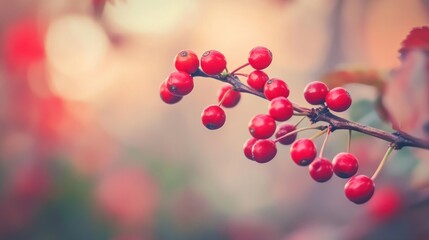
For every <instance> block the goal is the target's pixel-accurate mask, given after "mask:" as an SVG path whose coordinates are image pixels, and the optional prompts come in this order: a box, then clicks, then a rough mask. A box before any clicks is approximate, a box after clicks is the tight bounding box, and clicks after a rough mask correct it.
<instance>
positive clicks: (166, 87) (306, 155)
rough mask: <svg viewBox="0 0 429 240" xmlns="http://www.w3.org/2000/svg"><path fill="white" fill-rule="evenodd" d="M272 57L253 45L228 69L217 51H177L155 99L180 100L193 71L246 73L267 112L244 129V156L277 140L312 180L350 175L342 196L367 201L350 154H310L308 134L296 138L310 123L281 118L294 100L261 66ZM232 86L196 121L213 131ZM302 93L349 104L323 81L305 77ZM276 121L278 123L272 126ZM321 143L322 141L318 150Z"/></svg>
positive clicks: (369, 187) (314, 101)
mask: <svg viewBox="0 0 429 240" xmlns="http://www.w3.org/2000/svg"><path fill="white" fill-rule="evenodd" d="M272 59H273V55H272V53H271V51H270V50H269V49H267V48H265V47H255V48H253V49H252V50H251V51H250V53H249V57H248V61H247V63H245V64H244V65H242V66H240V67H238V68H237V69H236V70H234V71H232V72H231V73H229V72H228V70H227V68H226V66H227V62H226V59H225V56H224V55H223V54H222V53H220V52H219V51H216V50H210V51H206V52H205V53H204V54H203V55H202V56H201V60H199V59H198V57H197V55H196V54H195V53H194V52H193V51H190V50H183V51H181V52H179V53H178V54H177V55H176V57H175V60H174V63H175V67H176V70H177V71H175V72H172V73H171V74H170V75H169V76H168V78H167V80H166V81H165V82H163V83H162V84H161V87H160V96H161V99H162V100H163V101H164V102H166V103H168V104H173V103H177V102H178V101H180V100H181V99H182V97H183V96H185V95H187V94H189V93H190V92H191V91H192V89H193V87H194V83H193V76H196V73H197V72H198V71H202V72H203V73H204V74H205V76H208V77H210V76H212V77H214V78H219V77H226V76H234V77H237V76H244V77H247V85H248V87H250V88H252V89H253V90H254V91H256V92H259V93H261V94H263V96H264V97H265V98H266V99H267V100H268V101H269V104H268V111H267V113H261V114H257V115H256V116H254V117H253V118H252V119H251V120H250V122H249V125H248V131H249V133H250V135H251V138H250V139H248V140H247V141H246V142H245V144H244V147H243V149H244V154H245V156H246V157H247V158H248V159H250V160H253V161H255V162H258V163H267V162H269V161H271V160H272V159H273V158H274V157H275V156H276V154H277V146H276V144H277V143H280V144H282V145H291V147H290V155H291V159H292V160H293V161H294V162H295V163H296V164H297V165H299V166H308V169H309V173H310V176H311V177H312V178H313V179H314V180H315V181H317V182H326V181H328V180H329V179H330V178H331V177H332V176H333V174H334V173H335V174H336V175H337V176H338V177H340V178H350V179H349V181H348V182H347V183H346V185H345V195H346V197H347V198H348V199H349V200H351V201H352V202H354V203H357V204H361V203H364V202H367V201H368V200H369V199H370V198H371V197H372V195H373V193H374V183H373V180H372V179H371V178H369V177H367V176H364V175H358V176H354V175H355V174H356V172H357V170H358V160H357V158H356V157H355V156H354V155H353V154H351V153H348V152H342V153H339V154H338V155H336V156H335V157H334V159H333V160H332V162H331V161H329V160H328V159H327V158H324V157H323V156H322V154H320V155H319V157H316V156H317V150H316V146H315V144H314V142H313V140H312V139H308V138H304V139H298V140H296V138H297V133H298V132H299V131H302V130H307V129H310V128H301V129H297V125H298V124H296V125H293V124H289V123H287V122H285V121H287V120H289V119H290V118H291V117H292V116H294V104H293V103H292V102H291V101H290V100H289V99H288V96H289V88H288V85H287V84H286V82H285V81H284V80H282V79H279V78H269V77H268V74H267V73H266V72H264V71H263V70H264V69H265V68H267V67H268V66H269V65H270V64H271V62H272ZM200 64H201V70H200V68H199V67H200ZM249 65H250V66H251V67H252V68H253V71H252V72H250V73H249V74H244V73H238V71H239V70H241V69H242V68H244V67H246V66H249ZM237 78H238V77H237ZM237 90H238V89H235V88H234V87H233V85H231V84H226V85H224V86H223V87H222V88H221V89H220V91H219V94H218V104H214V105H210V106H208V107H206V108H205V109H204V110H203V112H202V114H201V121H202V123H203V125H204V126H205V127H207V128H208V129H210V130H214V129H218V128H220V127H222V126H223V125H224V123H225V121H226V115H225V112H224V110H223V109H222V107H225V108H232V107H234V106H236V105H237V104H238V102H239V101H240V98H241V93H240V92H239V91H237ZM304 98H305V99H306V101H307V102H308V103H309V104H311V105H320V106H321V107H324V108H327V109H329V110H332V111H335V112H343V111H346V110H347V109H348V108H349V107H350V105H351V103H352V99H351V97H350V94H349V93H348V92H347V90H345V89H344V88H342V87H337V88H333V89H329V88H328V86H327V85H326V84H325V83H323V82H319V81H314V82H311V83H309V84H308V85H307V86H306V87H305V89H304ZM277 122H281V124H280V125H279V126H277ZM311 129H314V127H313V128H311ZM327 131H328V133H327V135H326V138H327V136H328V135H329V128H328V129H327ZM272 136H275V139H270V138H271V137H272ZM325 142H326V141H325ZM323 147H324V145H323V146H322V149H321V151H320V152H321V153H322V152H323Z"/></svg>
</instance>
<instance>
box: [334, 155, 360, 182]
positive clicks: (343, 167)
mask: <svg viewBox="0 0 429 240" xmlns="http://www.w3.org/2000/svg"><path fill="white" fill-rule="evenodd" d="M332 164H333V166H334V173H335V174H336V175H337V176H338V177H340V178H349V177H351V176H353V175H355V174H356V172H357V170H358V168H359V163H358V159H357V158H356V157H355V156H354V155H353V154H351V153H347V152H342V153H338V154H337V155H336V156H335V157H334V159H333V160H332Z"/></svg>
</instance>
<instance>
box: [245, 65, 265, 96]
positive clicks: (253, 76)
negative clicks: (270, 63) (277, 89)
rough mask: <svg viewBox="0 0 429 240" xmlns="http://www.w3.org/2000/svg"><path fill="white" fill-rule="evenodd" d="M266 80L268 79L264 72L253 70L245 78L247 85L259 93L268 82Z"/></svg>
mask: <svg viewBox="0 0 429 240" xmlns="http://www.w3.org/2000/svg"><path fill="white" fill-rule="evenodd" d="M268 79H269V77H268V75H267V74H266V73H265V72H264V71H260V70H255V71H253V72H251V73H250V74H249V75H248V76H247V84H248V85H249V86H250V87H251V88H253V89H255V90H257V91H259V92H263V91H264V86H265V83H266V82H267V81H268Z"/></svg>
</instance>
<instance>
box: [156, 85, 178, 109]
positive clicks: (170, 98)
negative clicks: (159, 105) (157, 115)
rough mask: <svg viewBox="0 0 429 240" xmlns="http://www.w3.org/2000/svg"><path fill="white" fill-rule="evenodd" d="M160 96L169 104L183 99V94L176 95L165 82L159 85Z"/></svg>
mask: <svg viewBox="0 0 429 240" xmlns="http://www.w3.org/2000/svg"><path fill="white" fill-rule="evenodd" d="M159 96H160V97H161V100H162V101H164V102H165V103H168V104H174V103H177V102H179V101H180V100H182V97H181V96H176V95H174V94H172V93H171V92H170V90H168V88H167V85H166V83H165V82H162V83H161V86H160V87H159Z"/></svg>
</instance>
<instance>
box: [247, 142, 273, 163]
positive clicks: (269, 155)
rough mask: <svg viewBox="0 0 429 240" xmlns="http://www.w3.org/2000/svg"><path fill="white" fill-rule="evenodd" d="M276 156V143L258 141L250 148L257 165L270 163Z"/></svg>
mask: <svg viewBox="0 0 429 240" xmlns="http://www.w3.org/2000/svg"><path fill="white" fill-rule="evenodd" d="M276 154H277V147H276V143H275V142H274V141H273V140H270V139H262V140H258V141H257V142H256V143H255V144H254V145H253V148H252V158H253V160H255V161H256V162H258V163H266V162H269V161H271V160H272V159H273V158H274V157H275V156H276Z"/></svg>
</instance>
